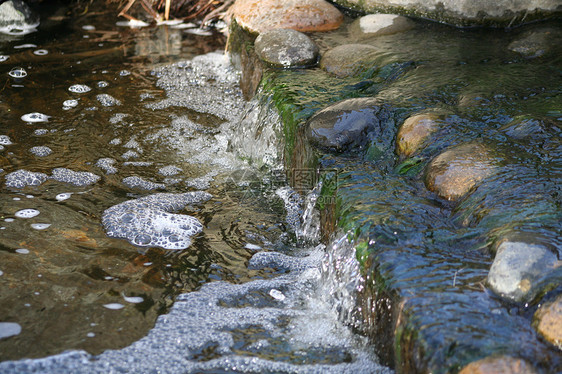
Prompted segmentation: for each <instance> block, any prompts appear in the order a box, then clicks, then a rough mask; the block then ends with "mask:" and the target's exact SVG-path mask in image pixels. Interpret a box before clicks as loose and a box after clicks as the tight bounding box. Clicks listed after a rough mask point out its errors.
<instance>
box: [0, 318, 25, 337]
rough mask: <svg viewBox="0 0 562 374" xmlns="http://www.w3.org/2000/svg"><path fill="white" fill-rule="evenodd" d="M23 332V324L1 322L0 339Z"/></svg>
mask: <svg viewBox="0 0 562 374" xmlns="http://www.w3.org/2000/svg"><path fill="white" fill-rule="evenodd" d="M20 333H21V326H20V325H19V324H18V323H15V322H0V339H4V338H8V337H10V336H14V335H19V334H20Z"/></svg>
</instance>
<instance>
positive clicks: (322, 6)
mask: <svg viewBox="0 0 562 374" xmlns="http://www.w3.org/2000/svg"><path fill="white" fill-rule="evenodd" d="M229 12H230V14H231V16H232V18H234V19H235V20H236V22H237V23H238V24H239V25H240V26H241V27H242V28H244V29H246V30H247V31H249V32H252V33H257V34H261V33H262V32H265V31H268V30H273V29H293V30H297V31H302V32H314V31H330V30H335V29H337V28H338V27H339V26H340V25H341V23H342V22H343V14H342V13H341V12H340V11H339V10H338V9H337V8H336V7H334V6H333V5H332V4H330V3H328V2H327V1H325V0H236V2H235V3H234V5H233V6H232V7H231V8H230V10H229Z"/></svg>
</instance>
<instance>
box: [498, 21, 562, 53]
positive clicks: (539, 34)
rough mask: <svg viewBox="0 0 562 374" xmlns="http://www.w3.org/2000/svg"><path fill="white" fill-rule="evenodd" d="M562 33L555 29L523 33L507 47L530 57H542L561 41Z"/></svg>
mask: <svg viewBox="0 0 562 374" xmlns="http://www.w3.org/2000/svg"><path fill="white" fill-rule="evenodd" d="M560 37H562V35H561V33H560V32H559V31H557V30H555V29H550V28H549V29H543V30H536V31H532V32H530V33H526V34H524V35H522V36H521V37H520V38H519V39H517V40H514V41H513V42H511V43H510V44H509V45H508V46H507V49H509V50H510V51H512V52H516V53H519V54H520V55H523V56H525V57H528V58H535V57H540V56H542V55H544V54H545V53H547V52H548V51H549V50H550V49H551V48H552V46H553V45H556V44H557V43H560V40H559V39H560Z"/></svg>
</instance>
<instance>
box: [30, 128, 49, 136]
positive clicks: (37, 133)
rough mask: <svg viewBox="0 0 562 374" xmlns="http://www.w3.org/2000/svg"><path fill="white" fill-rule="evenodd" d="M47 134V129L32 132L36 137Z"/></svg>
mask: <svg viewBox="0 0 562 374" xmlns="http://www.w3.org/2000/svg"><path fill="white" fill-rule="evenodd" d="M48 132H49V130H47V129H37V130H35V131H34V132H33V134H35V135H36V136H42V135H45V134H47V133H48Z"/></svg>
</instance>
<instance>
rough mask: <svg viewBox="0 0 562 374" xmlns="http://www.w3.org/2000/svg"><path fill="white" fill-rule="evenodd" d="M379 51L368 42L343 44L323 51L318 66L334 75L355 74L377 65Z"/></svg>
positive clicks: (348, 75)
mask: <svg viewBox="0 0 562 374" xmlns="http://www.w3.org/2000/svg"><path fill="white" fill-rule="evenodd" d="M379 55H380V52H379V50H378V49H377V48H375V47H373V46H372V45H368V44H344V45H340V46H337V47H335V48H332V49H330V50H329V51H328V52H326V53H324V55H323V56H322V59H321V60H320V67H321V68H322V69H324V70H325V71H326V72H328V73H330V74H333V75H335V76H336V77H340V78H345V77H350V76H355V75H358V74H361V73H364V72H367V71H369V70H370V69H373V68H376V67H377V58H378V56H379Z"/></svg>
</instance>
